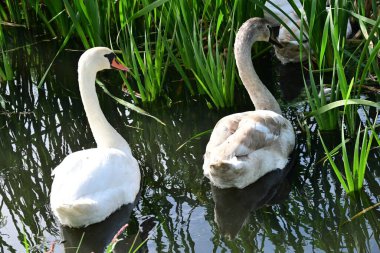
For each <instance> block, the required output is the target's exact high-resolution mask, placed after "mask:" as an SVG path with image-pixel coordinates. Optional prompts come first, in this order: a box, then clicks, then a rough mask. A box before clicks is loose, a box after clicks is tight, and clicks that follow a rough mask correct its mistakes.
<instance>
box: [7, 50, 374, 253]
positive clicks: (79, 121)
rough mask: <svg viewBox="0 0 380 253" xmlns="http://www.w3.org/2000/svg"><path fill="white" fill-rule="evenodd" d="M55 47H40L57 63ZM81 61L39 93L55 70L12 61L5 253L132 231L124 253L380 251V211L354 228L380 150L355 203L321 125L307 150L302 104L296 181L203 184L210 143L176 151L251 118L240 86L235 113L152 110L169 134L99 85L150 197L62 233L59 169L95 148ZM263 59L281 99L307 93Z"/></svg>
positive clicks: (66, 62)
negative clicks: (226, 122) (134, 252)
mask: <svg viewBox="0 0 380 253" xmlns="http://www.w3.org/2000/svg"><path fill="white" fill-rule="evenodd" d="M33 50H34V49H33ZM33 50H31V51H29V53H30V52H34V51H33ZM55 50H56V49H55V48H52V49H49V48H48V47H46V48H44V46H42V47H40V48H38V49H35V51H36V52H38V53H39V54H40V55H41V54H46V55H48V57H47V58H49V59H51V57H49V56H52V55H54V53H55V52H56V51H55ZM50 53H51V54H50ZM79 55H80V54H79V53H78V52H65V53H64V54H63V55H62V56H61V57H60V58H59V59H57V61H56V63H55V64H54V65H53V68H52V70H51V72H50V74H49V76H48V78H47V80H46V83H45V85H44V86H43V87H42V88H41V89H37V88H36V84H37V83H38V80H40V78H41V73H43V72H41V71H39V70H44V69H46V66H47V62H44V61H43V60H41V59H40V58H41V57H39V58H37V57H36V56H33V53H30V54H25V55H15V56H13V61H14V62H15V63H16V64H14V66H15V73H16V75H15V79H14V80H12V81H10V82H1V87H0V94H2V95H3V97H4V98H5V99H6V101H7V102H8V103H7V105H6V106H7V107H6V108H7V111H8V113H1V115H0V144H1V152H0V184H1V188H0V209H1V216H0V252H25V246H24V245H25V242H27V245H29V251H30V252H46V251H47V250H48V249H49V247H51V245H55V250H54V252H76V247H77V246H78V245H79V244H81V250H82V251H80V252H90V251H91V250H97V249H99V248H102V247H104V245H105V244H106V243H108V242H109V241H110V240H111V239H112V237H113V236H114V235H115V234H116V232H117V231H118V230H119V229H120V228H121V227H122V226H123V225H124V224H126V223H128V224H129V225H128V227H127V228H126V230H125V233H123V234H122V235H121V236H120V237H119V238H120V239H122V240H121V241H120V242H119V243H118V244H117V247H116V249H115V251H116V252H128V250H127V249H128V248H129V247H131V245H132V244H133V241H134V240H136V243H135V244H142V243H143V241H144V240H146V242H145V243H143V246H142V247H141V249H140V251H141V252H380V222H379V221H380V211H379V209H378V208H377V209H372V210H371V211H369V212H367V213H365V214H363V215H361V216H359V217H358V218H356V219H353V220H352V221H349V219H350V217H353V216H354V215H356V214H357V213H359V212H361V211H362V210H363V209H365V208H368V207H370V206H373V205H374V204H376V203H378V202H379V201H380V187H379V182H380V170H379V168H380V160H379V153H378V151H376V152H377V153H376V152H373V153H371V155H372V157H371V158H370V163H369V165H368V171H367V173H366V181H365V187H364V189H365V190H364V191H362V192H361V193H360V194H357V195H356V196H352V197H348V196H347V195H346V194H345V193H344V192H343V190H342V187H341V186H340V184H339V182H338V181H337V179H336V177H335V175H334V174H333V171H332V170H331V168H330V167H329V166H327V165H326V164H324V163H323V162H321V159H322V158H323V156H324V152H323V149H322V148H321V145H320V141H319V139H318V136H317V133H316V131H315V128H316V125H315V124H314V123H313V122H308V127H310V129H311V133H312V134H311V138H310V139H309V140H310V143H309V144H308V141H307V138H306V134H305V133H304V131H302V128H301V127H300V126H299V124H298V119H300V120H302V112H304V111H305V107H306V106H305V105H304V103H301V102H300V103H295V102H292V103H284V104H283V109H284V111H285V114H286V117H288V118H289V119H290V120H291V121H292V122H293V125H294V127H295V129H296V132H297V147H296V150H295V151H294V154H293V159H292V162H291V163H290V165H289V166H288V167H287V170H286V171H287V173H282V172H279V171H274V172H272V173H270V174H268V175H267V176H265V177H264V178H262V179H261V180H260V181H258V182H257V183H255V184H253V185H251V186H249V187H247V188H246V189H243V190H234V189H230V190H219V189H216V188H214V187H212V186H211V185H210V183H209V181H208V180H207V179H206V178H204V176H203V173H202V163H203V153H204V150H205V146H206V143H207V141H208V138H209V135H204V136H202V137H200V138H197V139H195V140H192V141H190V142H189V143H187V145H185V146H184V147H182V148H181V149H179V150H177V149H178V148H179V147H180V146H181V144H183V143H184V142H186V141H187V140H188V139H189V138H191V137H192V136H194V135H196V134H198V133H200V132H203V131H206V130H209V129H212V128H213V127H214V125H215V123H216V122H217V121H218V119H220V118H221V117H223V116H225V115H227V114H230V113H233V112H240V111H246V110H252V109H253V106H252V105H251V103H250V102H249V99H248V96H247V95H245V91H244V90H243V89H241V88H239V89H238V92H237V93H239V96H238V97H239V99H237V101H238V104H237V105H236V107H235V108H232V109H229V110H222V111H216V110H209V109H208V108H207V106H206V103H205V102H204V100H205V99H204V98H201V97H197V98H192V99H186V100H185V99H184V100H180V99H178V100H173V103H172V104H171V106H167V105H166V104H164V103H154V104H152V105H146V106H143V108H144V109H145V110H147V111H148V112H150V113H151V114H153V115H154V116H156V117H158V118H160V119H161V120H162V121H164V122H165V123H166V126H164V125H161V124H159V123H158V122H156V121H155V120H153V119H152V118H148V117H145V116H141V115H138V114H136V113H135V112H129V111H128V110H126V109H125V108H124V107H123V106H121V105H118V104H116V102H115V101H114V100H112V99H111V98H110V97H108V96H107V95H106V94H104V93H103V92H102V91H101V89H98V95H99V99H100V102H101V106H102V108H103V110H104V112H105V114H106V116H107V118H108V119H109V121H110V122H111V124H112V125H113V126H114V127H115V128H116V129H117V130H118V131H119V132H120V133H121V134H122V136H124V137H125V138H126V140H127V141H128V142H129V144H130V146H131V148H132V152H133V154H134V156H135V157H136V158H137V160H138V161H139V164H140V167H141V171H142V174H143V180H142V186H141V194H140V195H141V196H140V198H139V199H137V201H136V205H134V206H132V205H130V206H124V207H123V208H122V209H120V210H119V211H118V212H116V213H115V214H113V215H112V216H111V217H110V218H109V219H108V220H106V221H105V222H103V223H100V224H96V225H93V226H90V227H87V228H85V229H68V228H61V227H60V226H59V224H58V222H57V221H56V220H55V219H54V217H53V215H52V213H51V211H50V209H49V193H50V187H51V183H52V177H51V171H52V170H53V168H54V167H55V166H56V165H57V164H59V163H60V162H61V161H62V159H63V158H64V157H65V156H66V155H68V154H70V153H71V152H73V151H77V150H81V149H85V148H90V147H94V146H95V142H94V139H93V137H92V134H91V132H90V129H89V126H88V124H87V120H86V117H85V114H84V111H83V107H82V104H81V101H80V98H79V92H78V85H77V74H76V65H77V60H78V58H79ZM264 62H267V63H266V65H265V66H269V67H270V68H268V69H269V70H268V69H265V68H264V67H263V68H262V70H258V72H259V74H260V76H262V78H263V80H264V81H265V83H267V84H269V86H270V89H271V91H272V92H274V91H276V92H274V93H275V94H276V96H277V97H282V98H289V97H291V98H292V97H294V94H295V91H294V90H299V89H301V88H300V87H302V81H301V82H299V81H298V82H299V84H300V86H296V85H295V84H292V83H290V84H288V83H289V82H286V80H288V77H289V76H292V75H293V76H294V75H296V74H292V73H293V72H292V71H293V70H292V69H283V67H282V66H275V65H273V66H272V63H271V61H268V59H266V60H264V61H262V62H260V64H256V65H257V66H259V65H262V64H263V63H264ZM268 62H269V63H268ZM286 74H287V75H288V76H285V78H284V75H286ZM99 78H100V79H101V80H103V81H104V82H105V83H107V84H108V86H107V87H108V88H109V89H110V90H111V92H112V93H113V94H114V95H116V96H118V97H122V96H123V97H124V98H125V99H126V100H130V99H129V98H128V96H127V95H126V94H124V93H122V92H121V91H120V90H121V89H120V85H119V84H121V81H120V79H119V78H118V76H117V73H109V72H107V73H101V74H100V75H99ZM282 78H284V80H285V81H282ZM279 81H281V82H280V83H281V85H279ZM115 84H117V85H115ZM173 85H177V84H173ZM289 85H291V86H289ZM324 137H325V138H324V139H325V140H326V141H327V142H328V143H329V145H330V146H331V147H333V146H334V145H336V144H337V143H339V133H335V132H334V133H325V134H324ZM83 234H84V236H83ZM82 237H83V238H82ZM81 240H82V242H81ZM64 248H66V249H64ZM98 252H100V251H98Z"/></svg>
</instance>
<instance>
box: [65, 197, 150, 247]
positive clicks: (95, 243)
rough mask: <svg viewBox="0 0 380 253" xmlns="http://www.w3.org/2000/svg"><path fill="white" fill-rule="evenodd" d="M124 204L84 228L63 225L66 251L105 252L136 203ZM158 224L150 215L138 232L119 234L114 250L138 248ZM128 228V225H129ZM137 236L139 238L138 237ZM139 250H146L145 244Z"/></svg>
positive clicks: (127, 219)
mask: <svg viewBox="0 0 380 253" xmlns="http://www.w3.org/2000/svg"><path fill="white" fill-rule="evenodd" d="M136 203H137V201H136V202H135V203H134V204H128V205H123V206H122V207H121V208H120V209H119V210H117V211H116V212H114V213H113V214H111V215H110V216H109V217H108V218H107V219H106V220H104V221H102V222H99V223H95V224H92V225H90V226H87V227H83V228H70V227H66V226H62V227H61V232H62V236H63V244H64V249H65V253H74V252H79V253H81V252H83V253H85V252H86V253H89V252H94V253H100V252H101V253H103V252H104V251H105V249H106V247H107V246H108V245H109V244H110V243H111V241H112V239H113V238H114V236H115V235H116V234H117V233H118V231H119V230H120V229H121V228H122V227H123V226H124V225H125V224H127V223H129V220H130V216H131V213H132V210H133V208H134V207H135V204H136ZM155 226H156V222H155V220H154V218H151V217H148V218H147V219H145V220H144V221H143V222H142V223H141V224H140V232H139V233H138V234H133V235H128V236H127V237H124V238H123V236H119V237H118V238H119V239H120V241H119V242H118V243H117V244H116V247H115V249H114V251H113V252H115V253H118V252H129V249H130V248H131V247H132V246H133V248H136V247H137V246H138V245H140V244H141V243H143V242H144V240H145V239H146V238H147V237H148V234H149V232H150V231H151V230H152V229H153V228H154V227H155ZM127 229H128V227H127ZM136 237H137V238H136ZM137 252H144V246H142V247H141V248H140V250H139V251H137Z"/></svg>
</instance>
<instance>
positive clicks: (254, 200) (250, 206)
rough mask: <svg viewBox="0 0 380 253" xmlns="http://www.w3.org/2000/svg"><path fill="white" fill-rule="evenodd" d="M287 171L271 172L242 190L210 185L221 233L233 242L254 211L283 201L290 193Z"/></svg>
mask: <svg viewBox="0 0 380 253" xmlns="http://www.w3.org/2000/svg"><path fill="white" fill-rule="evenodd" d="M292 165H293V163H292V162H291V163H290V164H288V166H291V167H293V166H292ZM288 166H287V167H288ZM288 171H289V170H288V169H287V168H285V169H283V170H280V169H278V170H274V171H271V172H269V173H267V174H266V175H264V176H263V177H261V178H260V179H259V180H257V181H256V182H255V183H253V184H250V185H249V186H247V187H245V188H243V189H238V188H228V189H220V188H217V187H215V186H213V185H211V192H212V195H213V200H214V202H215V207H214V219H215V222H216V224H217V226H218V228H219V230H220V233H221V234H222V235H223V236H224V237H225V238H227V239H229V240H232V239H234V238H235V237H236V236H237V234H238V233H239V231H240V229H241V228H242V227H243V225H244V224H245V223H246V221H247V218H248V217H249V214H250V213H251V212H253V211H256V210H258V209H260V208H262V207H264V206H265V205H273V204H278V203H281V202H282V201H284V200H285V199H286V198H287V197H288V195H289V192H290V183H289V181H288V179H287V174H288V173H287V172H288Z"/></svg>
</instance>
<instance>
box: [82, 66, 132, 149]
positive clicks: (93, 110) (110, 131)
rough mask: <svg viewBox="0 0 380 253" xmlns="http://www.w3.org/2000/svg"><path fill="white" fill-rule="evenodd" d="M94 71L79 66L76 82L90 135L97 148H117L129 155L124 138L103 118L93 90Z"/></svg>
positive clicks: (94, 89)
mask: <svg viewBox="0 0 380 253" xmlns="http://www.w3.org/2000/svg"><path fill="white" fill-rule="evenodd" d="M95 79H96V71H94V70H92V69H89V68H85V67H83V66H79V68H78V82H79V90H80V94H81V97H82V103H83V106H84V110H85V112H86V116H87V119H88V122H89V124H90V128H91V131H92V134H93V135H94V138H95V141H96V144H97V146H98V147H107V148H117V149H120V150H122V151H124V152H126V153H130V152H131V150H130V147H129V145H128V143H127V142H126V141H125V140H124V138H123V137H122V136H121V135H120V134H119V133H118V132H117V131H116V130H115V129H114V128H113V127H112V126H111V124H110V123H109V122H108V121H107V119H106V117H105V116H104V114H103V112H102V110H101V108H100V105H99V100H98V96H97V94H96V88H95Z"/></svg>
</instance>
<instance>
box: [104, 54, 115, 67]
mask: <svg viewBox="0 0 380 253" xmlns="http://www.w3.org/2000/svg"><path fill="white" fill-rule="evenodd" d="M104 57H106V58H107V59H108V60H109V61H110V64H112V62H113V60H114V59H116V55H115V54H114V53H109V54H105V55H104Z"/></svg>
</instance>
